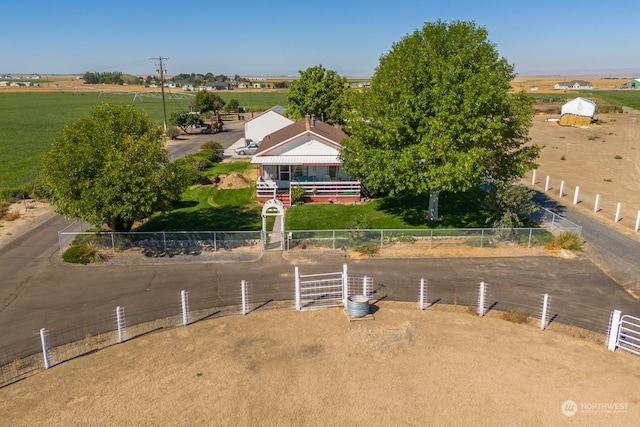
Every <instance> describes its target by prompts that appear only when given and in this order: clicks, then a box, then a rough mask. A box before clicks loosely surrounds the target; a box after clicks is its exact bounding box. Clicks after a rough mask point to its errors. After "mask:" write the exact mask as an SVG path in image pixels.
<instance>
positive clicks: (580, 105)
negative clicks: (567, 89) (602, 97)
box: [559, 97, 597, 127]
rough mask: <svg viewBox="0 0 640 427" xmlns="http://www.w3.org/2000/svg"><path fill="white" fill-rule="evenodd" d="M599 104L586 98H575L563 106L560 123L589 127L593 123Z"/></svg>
mask: <svg viewBox="0 0 640 427" xmlns="http://www.w3.org/2000/svg"><path fill="white" fill-rule="evenodd" d="M596 108H597V105H596V103H595V102H593V101H590V100H588V99H585V98H580V97H578V98H574V99H572V100H571V101H569V102H567V103H566V104H564V105H563V106H562V109H561V110H560V111H561V112H562V115H561V116H560V122H559V123H560V124H561V125H562V126H577V127H588V126H589V125H590V124H591V121H592V119H593V116H594V114H595V113H596Z"/></svg>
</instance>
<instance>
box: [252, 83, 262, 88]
mask: <svg viewBox="0 0 640 427" xmlns="http://www.w3.org/2000/svg"><path fill="white" fill-rule="evenodd" d="M253 88H254V89H260V88H262V85H261V84H260V83H254V84H253Z"/></svg>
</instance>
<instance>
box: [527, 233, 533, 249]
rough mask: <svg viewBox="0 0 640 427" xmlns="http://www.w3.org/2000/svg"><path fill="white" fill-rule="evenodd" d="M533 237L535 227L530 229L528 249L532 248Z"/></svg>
mask: <svg viewBox="0 0 640 427" xmlns="http://www.w3.org/2000/svg"><path fill="white" fill-rule="evenodd" d="M532 237H533V228H530V229H529V243H527V249H531V238H532Z"/></svg>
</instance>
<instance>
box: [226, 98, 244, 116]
mask: <svg viewBox="0 0 640 427" xmlns="http://www.w3.org/2000/svg"><path fill="white" fill-rule="evenodd" d="M224 110H225V111H226V112H228V113H237V112H238V111H239V110H240V102H239V101H238V100H237V99H230V100H229V102H228V103H227V105H225V106H224Z"/></svg>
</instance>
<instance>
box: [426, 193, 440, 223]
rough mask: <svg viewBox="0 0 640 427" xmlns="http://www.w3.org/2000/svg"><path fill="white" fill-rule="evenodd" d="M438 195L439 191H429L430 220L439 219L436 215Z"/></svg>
mask: <svg viewBox="0 0 640 427" xmlns="http://www.w3.org/2000/svg"><path fill="white" fill-rule="evenodd" d="M439 197H440V192H439V191H430V192H429V216H428V218H429V219H430V220H434V221H437V220H439V219H440V217H439V216H438V199H439Z"/></svg>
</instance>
